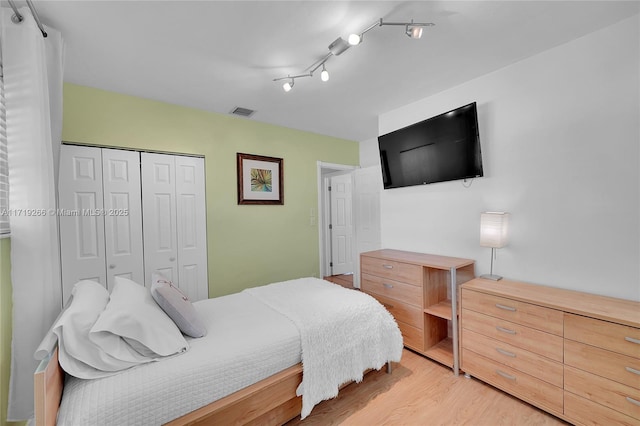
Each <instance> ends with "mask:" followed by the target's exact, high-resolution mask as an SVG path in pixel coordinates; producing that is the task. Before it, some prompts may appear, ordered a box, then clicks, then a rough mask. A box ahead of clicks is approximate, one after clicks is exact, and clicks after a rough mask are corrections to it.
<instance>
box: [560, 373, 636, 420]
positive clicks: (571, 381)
mask: <svg viewBox="0 0 640 426" xmlns="http://www.w3.org/2000/svg"><path fill="white" fill-rule="evenodd" d="M564 383H565V385H564V389H565V390H567V391H569V392H571V393H574V394H576V395H578V396H581V397H583V398H587V399H590V400H591V401H594V402H598V403H599V404H602V405H605V406H607V407H609V408H613V409H614V410H616V411H619V412H621V413H623V414H626V415H627V416H631V417H633V418H635V419H638V420H640V389H635V388H632V387H630V386H625V385H623V384H621V383H618V382H614V381H613V380H609V379H605V378H604V377H600V376H596V375H594V374H591V373H587V372H586V371H582V370H578V369H577V368H573V367H569V366H566V367H565V369H564Z"/></svg>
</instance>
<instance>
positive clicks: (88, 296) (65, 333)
mask: <svg viewBox="0 0 640 426" xmlns="http://www.w3.org/2000/svg"><path fill="white" fill-rule="evenodd" d="M108 302H109V293H108V292H107V290H106V289H105V288H104V287H103V286H102V285H100V284H99V283H97V282H95V281H88V280H85V281H80V282H78V283H77V284H76V285H75V286H74V287H73V290H72V291H71V301H70V303H69V305H68V307H67V308H66V309H65V310H64V312H63V313H62V314H61V315H60V317H59V318H58V319H57V320H56V323H55V324H54V326H53V329H52V331H53V333H54V334H55V335H56V336H57V338H58V348H59V349H58V357H59V360H60V365H61V366H62V368H63V369H64V370H65V371H66V372H67V373H68V374H71V375H72V376H75V377H79V378H81V379H95V378H99V377H106V376H109V375H112V374H115V373H117V372H119V371H121V370H125V369H127V368H130V367H133V366H135V365H138V364H140V363H143V362H148V361H151V359H145V358H144V357H141V356H137V357H136V358H131V359H128V360H123V359H117V358H114V357H113V356H111V355H110V354H108V353H107V352H105V351H104V350H102V348H101V347H99V346H98V345H96V344H95V343H93V342H92V341H91V340H90V339H89V331H90V330H91V327H92V326H93V325H94V323H95V322H96V320H97V319H98V316H99V315H100V313H101V312H102V311H103V310H104V308H105V306H107V303H108Z"/></svg>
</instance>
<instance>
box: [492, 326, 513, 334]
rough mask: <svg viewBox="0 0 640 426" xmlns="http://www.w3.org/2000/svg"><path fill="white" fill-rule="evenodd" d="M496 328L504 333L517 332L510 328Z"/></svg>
mask: <svg viewBox="0 0 640 426" xmlns="http://www.w3.org/2000/svg"><path fill="white" fill-rule="evenodd" d="M496 330H498V331H502V332H503V333H507V334H516V332H515V330H509V329H508V328H503V327H496Z"/></svg>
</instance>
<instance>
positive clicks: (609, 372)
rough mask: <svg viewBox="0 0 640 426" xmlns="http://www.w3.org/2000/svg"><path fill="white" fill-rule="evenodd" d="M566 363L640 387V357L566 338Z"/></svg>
mask: <svg viewBox="0 0 640 426" xmlns="http://www.w3.org/2000/svg"><path fill="white" fill-rule="evenodd" d="M564 363H565V364H566V365H570V366H573V367H576V368H579V369H581V370H585V371H589V372H591V373H593V374H595V375H598V376H601V377H605V378H607V379H611V380H615V381H616V382H619V383H622V384H625V385H627V386H631V387H633V388H636V389H640V359H638V358H632V357H630V356H626V355H621V354H617V353H615V352H611V351H606V350H604V349H600V348H596V347H595V346H590V345H585V344H583V343H578V342H574V341H572V340H565V341H564Z"/></svg>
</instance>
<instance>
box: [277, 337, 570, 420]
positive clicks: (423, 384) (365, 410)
mask: <svg viewBox="0 0 640 426" xmlns="http://www.w3.org/2000/svg"><path fill="white" fill-rule="evenodd" d="M385 371H386V369H385V368H383V369H382V370H381V371H373V372H371V373H369V374H367V375H366V377H365V379H364V381H363V382H362V383H360V384H351V385H349V386H347V387H345V388H344V389H342V390H341V391H340V393H339V394H338V396H337V397H336V398H335V399H332V400H329V401H324V402H322V403H320V404H318V405H316V406H315V408H314V409H313V411H312V412H311V415H309V416H308V417H307V418H306V419H304V420H300V417H297V418H296V419H293V420H291V421H290V422H288V423H287V424H286V425H287V426H294V425H323V426H324V425H428V426H436V425H474V426H476V425H477V426H484V425H486V426H498V425H518V426H519V425H545V426H546V425H566V424H567V423H565V422H563V421H562V420H560V419H558V418H556V417H553V416H551V415H549V414H547V413H545V412H543V411H541V410H538V409H537V408H535V407H533V406H531V405H528V404H526V403H524V402H522V401H520V400H518V399H516V398H514V397H512V396H510V395H507V394H506V393H504V392H501V391H499V390H497V389H495V388H493V387H491V386H489V385H486V384H484V383H482V382H480V381H478V380H476V379H473V378H472V379H465V378H464V376H463V375H460V376H459V377H455V376H454V375H453V373H452V372H451V370H450V369H448V368H446V367H444V366H442V365H440V364H438V363H436V362H433V361H430V360H428V359H426V358H424V357H422V356H420V355H417V354H415V353H413V352H411V351H409V350H407V349H405V350H404V352H403V354H402V361H401V362H400V363H399V364H393V372H392V373H391V374H386V372H385Z"/></svg>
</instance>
